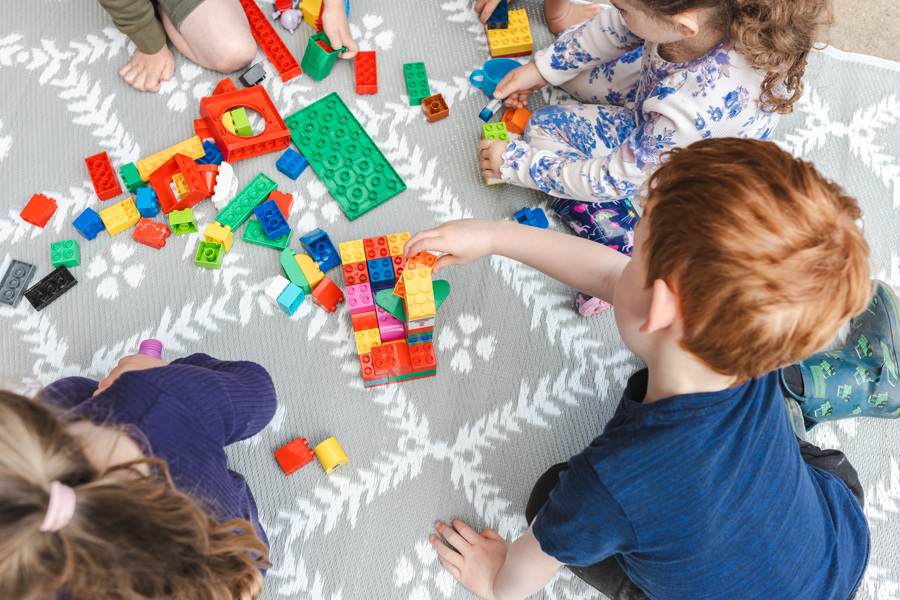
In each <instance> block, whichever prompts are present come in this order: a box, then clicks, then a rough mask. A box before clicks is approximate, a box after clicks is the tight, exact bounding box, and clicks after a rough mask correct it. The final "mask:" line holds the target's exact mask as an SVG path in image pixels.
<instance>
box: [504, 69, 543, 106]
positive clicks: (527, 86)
mask: <svg viewBox="0 0 900 600" xmlns="http://www.w3.org/2000/svg"><path fill="white" fill-rule="evenodd" d="M545 85H547V80H546V79H544V77H543V75H541V72H540V71H538V68H537V66H536V65H535V64H534V63H533V62H530V63H528V64H527V65H522V66H521V67H517V68H515V69H513V70H512V71H510V72H509V73H507V74H506V77H504V78H503V79H501V80H500V83H498V84H497V88H496V89H495V90H494V98H506V105H507V106H511V107H512V108H524V107H525V105H526V104H528V95H529V94H530V93H531V92H533V91H535V90H539V89H541V88H542V87H544V86H545Z"/></svg>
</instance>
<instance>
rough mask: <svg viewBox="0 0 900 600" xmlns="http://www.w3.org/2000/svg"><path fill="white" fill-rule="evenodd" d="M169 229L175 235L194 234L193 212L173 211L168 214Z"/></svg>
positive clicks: (185, 210) (187, 210)
mask: <svg viewBox="0 0 900 600" xmlns="http://www.w3.org/2000/svg"><path fill="white" fill-rule="evenodd" d="M169 227H170V228H171V229H172V233H174V234H175V235H182V234H185V233H194V232H195V231H197V222H196V221H195V220H194V211H192V210H191V209H190V208H186V209H184V210H173V211H172V212H170V213H169Z"/></svg>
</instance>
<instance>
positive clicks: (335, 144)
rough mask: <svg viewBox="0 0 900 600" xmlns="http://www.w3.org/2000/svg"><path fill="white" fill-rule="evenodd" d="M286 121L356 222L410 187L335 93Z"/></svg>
mask: <svg viewBox="0 0 900 600" xmlns="http://www.w3.org/2000/svg"><path fill="white" fill-rule="evenodd" d="M284 122H285V123H286V124H287V126H288V129H290V130H291V140H293V142H294V143H295V144H296V145H297V147H298V148H299V149H300V152H301V153H302V154H303V156H305V157H306V158H307V160H309V165H310V166H311V167H312V168H313V171H315V172H316V175H318V176H319V179H321V180H322V183H324V184H325V187H327V188H328V191H329V192H331V195H332V197H334V199H335V200H336V201H337V203H338V205H340V207H341V210H343V211H344V214H346V215H347V218H348V219H350V220H351V221H353V220H354V219H356V218H357V217H359V216H360V215H364V214H366V213H367V212H369V211H370V210H372V209H373V208H375V207H376V206H378V205H379V204H382V203H384V202H387V201H388V200H390V199H391V198H393V197H394V196H396V195H397V194H399V193H400V192H402V191H403V190H405V189H406V184H405V183H404V182H403V180H402V179H401V178H400V175H398V174H397V171H395V170H394V167H392V166H391V164H390V163H389V162H388V161H387V159H386V158H385V157H384V154H382V153H381V150H379V149H378V147H377V146H376V145H375V142H373V141H372V138H371V137H369V134H368V133H366V132H365V130H364V129H363V128H362V125H360V124H359V121H357V120H356V117H354V116H353V114H352V113H351V112H350V110H349V109H348V108H347V105H346V104H344V101H343V100H341V97H340V96H338V95H337V94H336V93H334V92H332V93H331V94H328V95H327V96H325V97H324V98H322V99H321V100H317V101H316V102H313V103H312V104H310V105H309V106H307V107H306V108H303V109H300V110H298V111H297V112H295V113H294V114H292V115H291V116H289V117H287V118H286V119H285V120H284ZM219 214H222V213H219ZM218 221H219V223H222V220H221V219H218ZM232 229H234V228H233V227H232Z"/></svg>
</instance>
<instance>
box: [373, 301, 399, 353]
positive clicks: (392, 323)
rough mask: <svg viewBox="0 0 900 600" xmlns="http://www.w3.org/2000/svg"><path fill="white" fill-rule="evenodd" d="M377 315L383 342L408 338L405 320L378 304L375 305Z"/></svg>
mask: <svg viewBox="0 0 900 600" xmlns="http://www.w3.org/2000/svg"><path fill="white" fill-rule="evenodd" d="M375 315H376V316H377V317H378V333H379V335H380V336H381V343H382V344H386V343H388V342H393V341H396V340H404V339H406V328H405V327H404V325H403V321H401V320H400V319H398V318H397V317H395V316H394V315H392V314H391V313H389V312H388V311H386V310H384V309H383V308H381V307H380V306H378V305H377V304H376V305H375Z"/></svg>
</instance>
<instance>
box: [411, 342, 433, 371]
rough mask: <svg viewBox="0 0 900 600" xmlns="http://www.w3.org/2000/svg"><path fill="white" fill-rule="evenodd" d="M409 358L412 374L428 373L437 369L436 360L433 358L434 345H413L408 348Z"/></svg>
mask: <svg viewBox="0 0 900 600" xmlns="http://www.w3.org/2000/svg"><path fill="white" fill-rule="evenodd" d="M409 356H410V359H411V360H412V370H413V373H418V372H420V371H429V370H431V369H436V368H437V359H436V358H435V356H434V344H433V343H432V342H425V343H424V344H413V345H411V346H410V347H409Z"/></svg>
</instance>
